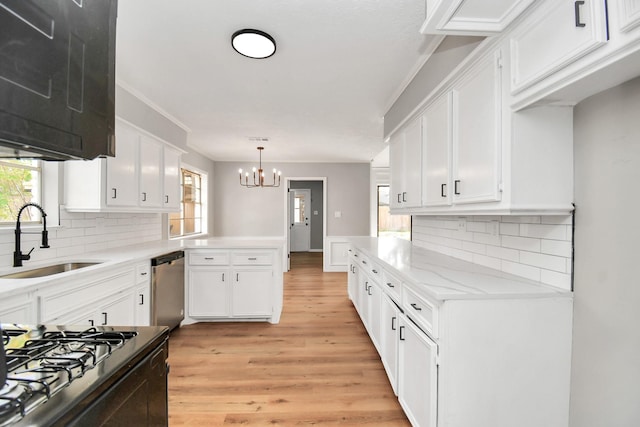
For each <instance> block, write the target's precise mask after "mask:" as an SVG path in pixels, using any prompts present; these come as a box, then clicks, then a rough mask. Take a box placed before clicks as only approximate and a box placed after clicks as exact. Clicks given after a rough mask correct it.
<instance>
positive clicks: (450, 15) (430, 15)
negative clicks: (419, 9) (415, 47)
mask: <svg viewBox="0 0 640 427" xmlns="http://www.w3.org/2000/svg"><path fill="white" fill-rule="evenodd" d="M531 3H533V0H492V1H486V0H453V1H449V0H425V9H426V10H425V13H426V19H425V21H424V23H423V24H422V27H421V28H420V32H421V33H422V34H445V35H446V34H452V35H492V34H497V33H500V32H501V31H503V30H504V29H505V28H506V27H507V26H508V25H509V24H510V23H511V21H513V20H514V19H515V18H517V17H518V15H520V14H521V13H522V12H523V11H524V10H525V9H526V8H527V7H529V5H530V4H531Z"/></svg>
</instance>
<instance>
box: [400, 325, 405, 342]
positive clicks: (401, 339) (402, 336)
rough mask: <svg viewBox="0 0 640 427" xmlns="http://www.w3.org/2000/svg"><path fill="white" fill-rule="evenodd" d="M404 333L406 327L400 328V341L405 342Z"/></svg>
mask: <svg viewBox="0 0 640 427" xmlns="http://www.w3.org/2000/svg"><path fill="white" fill-rule="evenodd" d="M402 332H404V326H400V341H404V335H403V334H402Z"/></svg>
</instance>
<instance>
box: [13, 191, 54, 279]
mask: <svg viewBox="0 0 640 427" xmlns="http://www.w3.org/2000/svg"><path fill="white" fill-rule="evenodd" d="M29 206H33V207H34V208H37V209H38V210H39V211H40V212H41V213H42V225H43V230H42V244H41V245H40V247H41V248H49V247H50V246H49V232H48V231H47V214H46V212H45V211H44V209H42V207H41V206H40V205H38V204H36V203H26V204H25V205H24V206H22V207H21V208H20V210H19V211H18V220H17V221H16V231H15V233H16V249H15V251H14V252H13V266H14V267H22V261H28V260H29V259H31V252H33V249H35V248H31V250H30V251H29V253H26V254H23V253H22V251H21V250H20V235H21V234H22V231H21V230H20V216H21V215H22V211H23V210H25V209H26V208H28V207H29ZM24 234H32V233H24Z"/></svg>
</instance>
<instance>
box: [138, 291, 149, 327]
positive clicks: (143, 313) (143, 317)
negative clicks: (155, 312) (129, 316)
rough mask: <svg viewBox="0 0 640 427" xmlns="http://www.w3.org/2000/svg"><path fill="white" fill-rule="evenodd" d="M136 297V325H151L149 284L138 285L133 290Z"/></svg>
mask: <svg viewBox="0 0 640 427" xmlns="http://www.w3.org/2000/svg"><path fill="white" fill-rule="evenodd" d="M135 298H136V322H135V325H136V326H149V325H151V305H150V304H149V303H150V299H149V285H148V284H145V285H138V287H137V288H136V292H135Z"/></svg>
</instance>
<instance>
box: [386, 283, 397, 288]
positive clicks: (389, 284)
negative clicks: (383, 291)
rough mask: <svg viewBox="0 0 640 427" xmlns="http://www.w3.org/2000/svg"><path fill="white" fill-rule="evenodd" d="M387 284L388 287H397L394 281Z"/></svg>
mask: <svg viewBox="0 0 640 427" xmlns="http://www.w3.org/2000/svg"><path fill="white" fill-rule="evenodd" d="M387 286H388V287H390V288H395V287H396V285H394V284H393V283H391V282H387Z"/></svg>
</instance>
